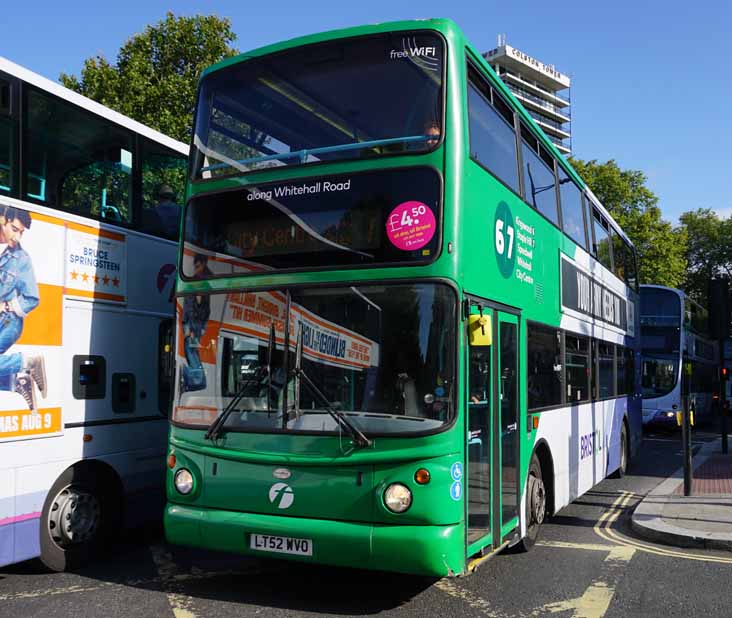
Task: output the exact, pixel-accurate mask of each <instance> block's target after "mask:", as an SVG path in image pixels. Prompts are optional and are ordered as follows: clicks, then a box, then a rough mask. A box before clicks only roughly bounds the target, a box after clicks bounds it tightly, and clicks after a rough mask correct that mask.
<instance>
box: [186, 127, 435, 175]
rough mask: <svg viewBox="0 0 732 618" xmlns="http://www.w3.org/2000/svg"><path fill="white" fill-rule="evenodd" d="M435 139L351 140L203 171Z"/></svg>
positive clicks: (230, 162)
mask: <svg viewBox="0 0 732 618" xmlns="http://www.w3.org/2000/svg"><path fill="white" fill-rule="evenodd" d="M433 139H435V136H434V135H406V136H404V137H389V138H385V139H372V140H368V141H365V142H351V143H349V144H334V145H333V146H319V147H317V148H303V149H301V150H293V151H291V152H278V153H275V154H271V155H262V156H260V157H250V158H248V159H238V160H234V159H229V160H227V161H225V162H223V163H214V164H213V165H206V166H205V167H202V168H201V170H200V171H201V172H211V171H213V170H218V169H222V168H225V167H235V168H236V169H239V170H241V171H248V170H246V169H243V168H244V166H246V165H251V164H252V163H260V162H262V161H287V160H289V159H298V160H299V162H300V163H305V162H306V161H307V158H308V157H309V156H310V155H313V156H317V155H322V154H331V153H333V152H347V151H349V150H360V149H361V148H375V147H377V146H389V145H391V144H409V143H414V142H425V141H429V140H433ZM196 146H197V148H198V149H199V150H201V151H202V152H203V153H204V154H205V155H207V156H210V157H212V158H218V159H221V158H222V155H221V154H218V153H216V151H215V150H210V149H209V148H205V147H202V144H200V143H197V144H196Z"/></svg>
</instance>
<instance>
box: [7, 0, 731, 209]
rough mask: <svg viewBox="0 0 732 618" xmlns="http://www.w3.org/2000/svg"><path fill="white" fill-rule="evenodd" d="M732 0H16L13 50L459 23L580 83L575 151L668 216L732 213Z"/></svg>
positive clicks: (59, 63) (95, 48) (31, 54)
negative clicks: (641, 188) (199, 27)
mask: <svg viewBox="0 0 732 618" xmlns="http://www.w3.org/2000/svg"><path fill="white" fill-rule="evenodd" d="M731 6H732V5H730V6H728V5H727V3H726V2H720V1H719V0H716V1H714V0H698V1H697V2H694V3H689V2H681V1H679V0H667V1H665V2H663V1H659V0H635V1H632V2H631V1H628V0H616V1H615V2H613V3H600V2H587V0H583V1H581V2H580V1H573V2H560V1H558V0H553V1H552V0H550V1H548V2H527V1H521V2H517V1H514V2H505V1H504V2H493V1H487V0H486V1H483V2H480V1H478V0H473V1H472V2H460V1H458V0H453V1H452V2H444V1H443V2H436V1H433V0H422V1H421V2H419V3H416V2H401V1H398V0H389V1H387V0H370V1H367V2H353V1H349V0H345V1H344V0H341V1H340V2H333V1H331V2H327V1H319V0H308V1H302V0H301V1H300V2H289V1H280V2H273V1H266V2H252V1H249V2H245V1H241V0H239V1H224V0H211V1H209V2H193V1H182V0H179V1H176V2H173V1H168V2H160V1H159V0H146V1H144V2H143V1H140V0H125V1H124V2H119V3H111V2H99V0H96V1H95V2H88V1H78V2H58V1H54V2H50V1H47V0H31V1H28V2H24V3H22V2H13V3H11V4H10V5H9V8H8V7H6V9H5V10H4V11H3V22H4V27H3V38H2V44H0V54H1V55H3V56H5V57H7V58H8V59H10V60H12V61H14V62H17V63H19V64H21V65H23V66H25V67H27V68H29V69H31V70H33V71H35V72H37V73H40V74H41V75H44V76H45V77H49V78H51V79H57V78H58V75H59V74H60V73H61V72H66V73H74V74H79V72H80V70H81V66H82V63H83V61H84V59H85V58H87V57H89V56H94V55H97V54H101V55H104V56H105V57H106V58H107V59H109V60H110V61H114V60H115V58H116V54H117V51H118V50H119V48H120V46H121V45H122V44H123V43H124V42H125V41H126V40H127V39H128V38H129V37H131V36H133V35H134V34H136V33H138V32H141V31H142V30H143V29H144V28H145V26H146V25H148V24H150V23H154V22H156V21H159V20H160V19H162V18H163V17H164V15H165V12H166V11H172V12H173V13H175V14H177V15H193V14H197V13H200V14H216V15H219V16H222V17H228V18H229V19H230V20H231V23H232V26H233V29H234V32H236V34H237V37H238V39H237V42H236V46H237V47H238V48H239V49H240V50H242V51H245V50H247V49H251V48H254V47H259V46H261V45H265V44H267V43H273V42H275V41H279V40H283V39H288V38H292V37H294V36H299V35H302V34H309V33H313V32H319V31H322V30H330V29H333V28H340V27H346V26H354V25H360V24H364V23H376V22H383V21H392V20H396V19H409V18H423V17H450V18H452V19H454V20H455V21H456V22H457V23H458V24H459V25H460V26H461V27H462V28H463V29H464V30H465V32H466V33H467V35H468V37H469V39H470V40H471V41H472V42H473V44H474V45H476V46H477V47H478V48H479V49H481V50H488V49H491V48H492V47H495V43H496V35H497V34H499V33H505V34H506V35H507V42H508V43H509V44H510V45H512V46H514V47H517V48H519V49H521V50H522V51H524V52H526V53H528V54H529V55H532V56H534V57H536V58H538V59H540V60H542V61H543V62H546V63H549V64H554V65H556V67H557V69H558V70H560V71H562V72H563V73H567V74H569V75H570V76H571V77H572V92H571V95H572V134H573V149H574V154H575V155H577V156H579V157H581V158H584V159H598V160H600V161H605V160H607V159H615V160H616V161H617V162H618V164H619V165H620V166H621V167H623V168H631V169H639V170H642V171H643V172H644V173H645V174H646V175H647V176H648V184H649V186H650V188H651V189H652V190H653V191H654V192H655V193H656V194H657V195H658V196H659V198H660V206H661V208H662V210H663V213H664V216H665V217H666V218H668V219H670V220H672V221H674V222H676V218H677V217H678V215H679V214H681V213H682V212H684V211H686V210H690V209H695V208H700V207H704V208H712V209H714V210H716V211H717V212H719V213H720V214H722V215H724V216H729V215H730V214H732V198H730V194H729V190H728V187H727V183H728V182H730V176H732V148H731V147H730V145H731V144H732V121H731V119H730V114H729V112H728V110H729V109H730V101H732V79H731V78H730V68H729V61H730V59H732V53H731V52H732V49H731V48H732V42H731V40H732V26H730V23H732V8H731Z"/></svg>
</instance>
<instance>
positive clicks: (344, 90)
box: [194, 31, 444, 179]
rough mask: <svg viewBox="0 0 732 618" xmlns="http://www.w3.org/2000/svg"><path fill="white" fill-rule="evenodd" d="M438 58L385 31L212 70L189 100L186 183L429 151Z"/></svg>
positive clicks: (431, 47) (435, 138)
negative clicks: (190, 159)
mask: <svg viewBox="0 0 732 618" xmlns="http://www.w3.org/2000/svg"><path fill="white" fill-rule="evenodd" d="M443 56H444V44H443V41H442V39H441V37H440V36H439V35H437V34H436V33H434V32H428V31H419V32H394V33H388V34H382V35H375V36H368V37H359V38H355V39H341V40H336V41H329V42H326V43H322V44H315V45H308V46H305V47H298V48H294V49H291V50H287V51H284V52H282V53H278V54H273V55H271V56H264V57H262V58H254V59H251V60H247V61H246V62H242V63H240V64H236V65H233V66H230V67H227V68H224V69H221V70H219V71H215V72H214V73H211V74H210V75H209V76H207V77H206V78H204V79H203V81H202V83H201V88H200V92H199V99H198V110H197V115H196V127H195V136H194V148H195V155H196V158H195V165H194V178H203V179H206V178H214V177H218V176H226V175H230V174H235V173H240V172H248V171H252V170H258V169H263V168H270V167H277V166H284V165H300V164H303V163H317V162H326V161H339V160H344V159H362V158H368V157H375V156H379V155H383V154H394V153H405V152H425V151H428V150H431V149H433V148H435V147H436V146H437V144H438V143H439V140H440V136H441V133H442V117H443V114H442V107H443V103H442V101H443V95H442V79H443V77H442V76H443V72H444V69H443V66H444V61H443Z"/></svg>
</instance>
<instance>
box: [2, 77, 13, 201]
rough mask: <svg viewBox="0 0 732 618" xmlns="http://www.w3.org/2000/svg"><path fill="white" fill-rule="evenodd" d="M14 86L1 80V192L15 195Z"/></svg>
mask: <svg viewBox="0 0 732 618" xmlns="http://www.w3.org/2000/svg"><path fill="white" fill-rule="evenodd" d="M12 94H13V90H12V85H11V84H10V82H8V81H6V80H4V79H0V192H2V193H11V194H12V193H13V189H14V188H15V187H14V184H15V182H14V176H15V170H16V164H15V153H16V149H15V121H14V119H13V117H12V104H11V103H12Z"/></svg>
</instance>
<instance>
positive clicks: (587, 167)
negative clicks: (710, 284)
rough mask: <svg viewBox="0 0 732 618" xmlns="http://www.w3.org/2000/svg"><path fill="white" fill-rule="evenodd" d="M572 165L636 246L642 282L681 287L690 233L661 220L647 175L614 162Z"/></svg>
mask: <svg viewBox="0 0 732 618" xmlns="http://www.w3.org/2000/svg"><path fill="white" fill-rule="evenodd" d="M570 162H571V164H572V166H573V167H574V169H575V170H577V173H578V174H579V175H580V177H581V178H582V179H583V180H584V181H585V182H586V183H587V185H588V186H589V187H590V189H591V190H592V192H593V193H594V194H595V195H596V196H597V198H598V199H599V200H600V202H601V203H602V205H603V206H605V208H607V210H608V211H609V212H610V214H611V215H612V216H613V218H614V219H615V220H616V221H617V222H618V225H620V227H621V228H622V229H623V231H624V232H625V233H626V234H627V235H628V237H629V238H630V240H631V241H632V242H633V244H634V245H635V249H636V252H637V254H638V272H639V278H640V282H641V283H656V284H659V285H667V286H669V287H679V286H680V285H681V284H682V283H683V282H684V280H685V275H686V263H687V262H686V241H687V231H686V228H684V227H678V228H674V227H673V226H672V225H671V223H669V222H668V221H665V220H664V219H663V218H662V217H661V209H660V208H659V207H658V197H657V196H656V195H655V194H654V193H653V191H651V190H650V189H649V188H648V187H646V185H645V183H646V177H645V174H643V172H641V171H639V170H621V169H620V168H619V167H618V164H617V163H616V162H615V161H614V160H612V159H611V160H610V161H607V162H605V163H598V162H597V160H595V159H593V160H591V161H583V160H581V159H574V158H572V159H571V160H570Z"/></svg>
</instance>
